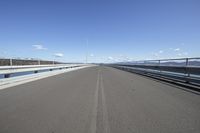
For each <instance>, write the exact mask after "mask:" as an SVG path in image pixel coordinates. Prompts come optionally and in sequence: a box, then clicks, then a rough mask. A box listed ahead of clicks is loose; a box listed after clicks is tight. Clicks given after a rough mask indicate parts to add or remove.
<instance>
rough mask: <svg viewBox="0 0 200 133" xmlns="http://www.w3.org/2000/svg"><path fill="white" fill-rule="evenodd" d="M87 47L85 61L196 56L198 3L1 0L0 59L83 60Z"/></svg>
mask: <svg viewBox="0 0 200 133" xmlns="http://www.w3.org/2000/svg"><path fill="white" fill-rule="evenodd" d="M87 42H88V48H86V43H87ZM86 49H87V50H86ZM86 51H87V53H88V60H89V62H113V61H129V60H143V59H160V58H181V57H200V1H199V0H54V1H53V0H48V1H44V0H24V1H20V0H13V1H12V0H1V1H0V57H23V58H26V57H27V58H41V59H48V60H53V59H56V60H62V61H66V62H83V61H84V60H85V53H86Z"/></svg>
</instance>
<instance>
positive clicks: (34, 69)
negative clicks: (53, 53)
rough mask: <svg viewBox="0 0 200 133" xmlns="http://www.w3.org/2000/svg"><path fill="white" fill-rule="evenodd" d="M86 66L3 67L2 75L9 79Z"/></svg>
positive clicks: (1, 69) (0, 71)
mask: <svg viewBox="0 0 200 133" xmlns="http://www.w3.org/2000/svg"><path fill="white" fill-rule="evenodd" d="M83 65H84V64H70V65H69V64H68V65H67V64H59V65H26V66H3V67H2V66H1V67H0V74H1V75H4V78H9V77H10V76H11V75H12V74H15V73H23V72H33V73H38V72H39V71H44V70H46V71H53V70H56V69H68V68H75V67H80V66H83Z"/></svg>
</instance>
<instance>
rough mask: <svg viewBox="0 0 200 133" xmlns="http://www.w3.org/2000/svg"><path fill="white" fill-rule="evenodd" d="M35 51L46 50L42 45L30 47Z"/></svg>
mask: <svg viewBox="0 0 200 133" xmlns="http://www.w3.org/2000/svg"><path fill="white" fill-rule="evenodd" d="M32 46H33V47H34V49H35V50H47V48H45V47H44V46H43V45H32Z"/></svg>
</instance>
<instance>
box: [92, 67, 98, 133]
mask: <svg viewBox="0 0 200 133" xmlns="http://www.w3.org/2000/svg"><path fill="white" fill-rule="evenodd" d="M99 73H100V70H98V74H97V85H96V90H95V94H94V107H93V111H92V120H91V127H90V129H91V133H96V130H97V108H98V95H99V94H98V92H99V82H100V76H99Z"/></svg>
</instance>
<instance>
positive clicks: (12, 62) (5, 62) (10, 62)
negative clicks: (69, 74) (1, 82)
mask: <svg viewBox="0 0 200 133" xmlns="http://www.w3.org/2000/svg"><path fill="white" fill-rule="evenodd" d="M49 64H62V63H61V62H57V61H47V60H41V59H33V58H30V59H29V58H25V59H23V58H0V66H17V65H19V66H21V65H49Z"/></svg>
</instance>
